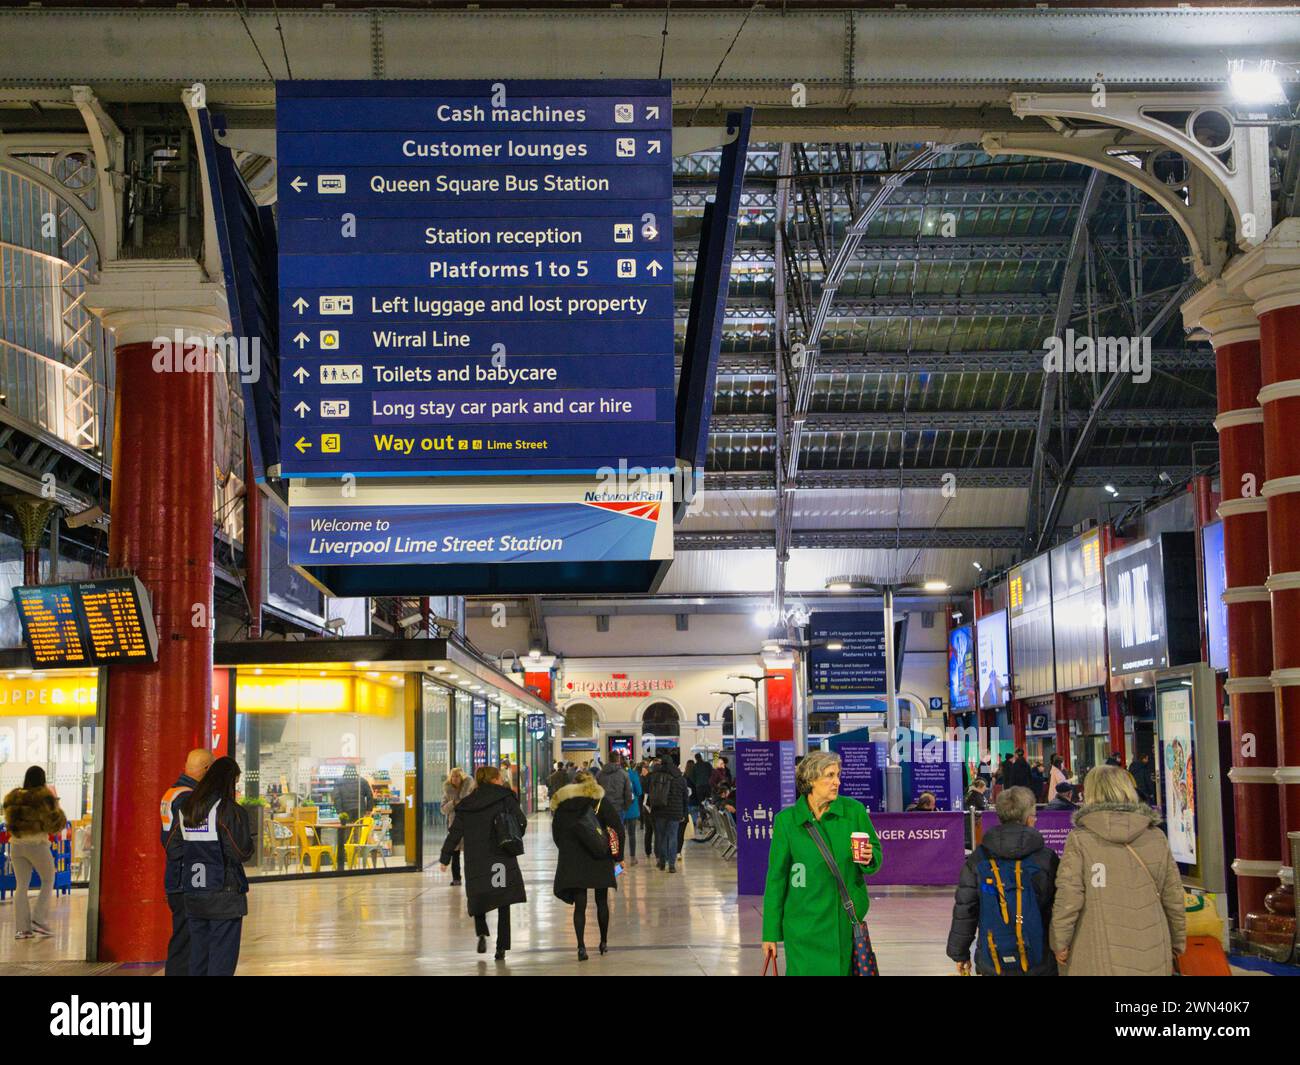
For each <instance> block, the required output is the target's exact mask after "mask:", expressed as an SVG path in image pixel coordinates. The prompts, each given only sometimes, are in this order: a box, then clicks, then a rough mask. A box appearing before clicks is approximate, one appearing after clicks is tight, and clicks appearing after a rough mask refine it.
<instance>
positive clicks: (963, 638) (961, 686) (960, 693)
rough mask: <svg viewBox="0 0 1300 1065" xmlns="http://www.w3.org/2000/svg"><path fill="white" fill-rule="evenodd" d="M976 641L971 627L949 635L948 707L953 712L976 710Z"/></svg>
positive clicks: (953, 631)
mask: <svg viewBox="0 0 1300 1065" xmlns="http://www.w3.org/2000/svg"><path fill="white" fill-rule="evenodd" d="M975 673H976V670H975V641H974V639H973V638H972V636H971V627H970V626H969V625H959V626H958V627H957V628H955V629H953V630H952V631H951V632H950V633H948V705H949V706H950V707H951V708H952V709H953V710H973V709H974V708H975Z"/></svg>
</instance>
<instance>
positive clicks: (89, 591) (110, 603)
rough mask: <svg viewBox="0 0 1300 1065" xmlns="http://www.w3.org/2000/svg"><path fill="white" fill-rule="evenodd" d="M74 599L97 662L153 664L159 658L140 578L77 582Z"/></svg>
mask: <svg viewBox="0 0 1300 1065" xmlns="http://www.w3.org/2000/svg"><path fill="white" fill-rule="evenodd" d="M77 595H78V596H79V598H80V599H81V612H82V617H83V618H84V619H85V622H86V634H87V636H88V637H89V640H90V654H91V657H92V658H93V659H94V660H95V661H96V662H152V661H154V659H156V658H157V657H158V636H157V633H156V631H155V629H154V624H153V617H152V616H151V614H150V612H149V597H148V594H147V593H146V592H145V590H144V585H142V584H141V583H140V580H139V578H137V577H118V578H112V579H108V580H101V581H79V582H78V584H77Z"/></svg>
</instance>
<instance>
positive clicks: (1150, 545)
mask: <svg viewBox="0 0 1300 1065" xmlns="http://www.w3.org/2000/svg"><path fill="white" fill-rule="evenodd" d="M1106 622H1107V626H1108V628H1109V631H1110V672H1111V675H1112V676H1116V675H1122V674H1126V673H1141V672H1143V671H1144V670H1149V669H1163V668H1165V667H1166V666H1167V665H1169V653H1168V650H1167V646H1166V639H1165V583H1164V567H1163V564H1162V562H1161V557H1160V543H1159V541H1158V540H1139V541H1138V542H1137V543H1135V544H1130V545H1129V546H1128V547H1125V548H1122V549H1121V550H1119V551H1114V552H1112V553H1111V554H1109V555H1107V556H1106Z"/></svg>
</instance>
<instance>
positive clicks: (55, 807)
mask: <svg viewBox="0 0 1300 1065" xmlns="http://www.w3.org/2000/svg"><path fill="white" fill-rule="evenodd" d="M4 819H5V827H6V829H7V831H8V832H9V860H10V862H11V863H12V864H13V868H14V881H15V887H14V918H15V926H14V939H34V938H36V937H37V936H52V935H54V933H53V932H52V931H51V930H50V925H49V913H50V903H51V902H53V901H54V855H53V854H51V853H50V836H52V835H53V834H54V833H56V832H62V831H63V829H64V827H65V826H66V825H67V823H68V819H67V818H66V817H65V816H64V814H63V810H62V809H61V808H60V806H59V800H58V799H56V798H55V797H54V793H53V792H52V791H50V789H49V787H48V786H47V785H46V783H45V770H44V769H42V768H41V767H40V766H38V765H34V766H31V767H30V768H28V770H27V772H26V773H24V774H23V786H22V787H21V788H14V789H13V790H12V791H10V792H9V794H8V795H6V796H5V798H4ZM33 870H35V872H36V875H37V876H39V877H40V878H41V888H40V894H39V895H37V896H36V908H35V909H34V910H33V909H31V907H30V905H29V904H28V901H27V891H28V889H29V888H30V886H31V882H32V871H33Z"/></svg>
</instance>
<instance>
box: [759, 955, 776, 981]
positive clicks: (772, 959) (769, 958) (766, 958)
mask: <svg viewBox="0 0 1300 1065" xmlns="http://www.w3.org/2000/svg"><path fill="white" fill-rule="evenodd" d="M769 962H770V963H771V965H772V975H773V976H780V975H781V967H780V965H778V964H777V960H776V956H775V955H772V954H768V955H765V956H764V957H763V971H762V972H761V973H760V974H759V975H760V976H766V975H767V967H768V963H769Z"/></svg>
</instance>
